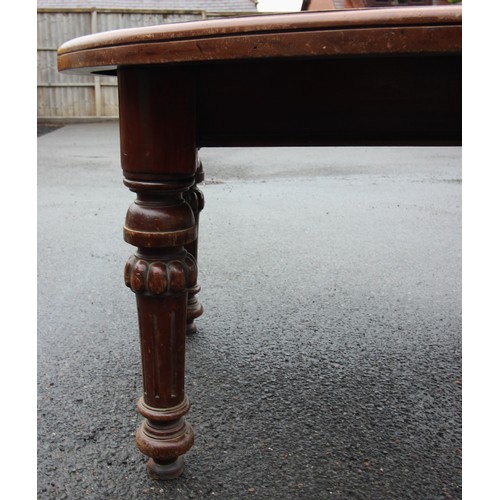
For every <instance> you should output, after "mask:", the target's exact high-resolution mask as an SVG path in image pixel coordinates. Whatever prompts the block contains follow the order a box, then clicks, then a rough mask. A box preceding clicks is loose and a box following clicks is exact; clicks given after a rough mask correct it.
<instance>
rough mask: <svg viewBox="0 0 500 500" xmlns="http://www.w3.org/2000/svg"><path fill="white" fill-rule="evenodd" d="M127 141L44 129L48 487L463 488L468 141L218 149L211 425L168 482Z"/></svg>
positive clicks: (91, 491) (328, 492) (78, 491)
mask: <svg viewBox="0 0 500 500" xmlns="http://www.w3.org/2000/svg"><path fill="white" fill-rule="evenodd" d="M118 147H119V146H118V129H117V125H116V123H106V124H86V125H68V126H64V127H62V128H59V129H58V130H55V131H53V132H51V133H49V134H46V135H43V136H40V137H39V139H38V169H39V170H38V184H39V190H38V228H39V235H38V271H39V276H38V326H39V332H38V415H39V419H38V485H37V486H38V497H39V498H40V499H58V500H62V499H66V498H67V499H80V498H81V499H86V500H90V499H126V500H130V499H135V498H144V499H148V498H169V499H180V500H182V499H210V498H221V499H228V500H234V499H244V498H261V499H269V500H280V499H286V500H291V499H314V500H316V499H318V500H319V499H347V498H349V499H350V498H353V499H383V500H389V499H395V500H396V499H397V500H402V499H416V500H423V499H425V500H430V499H441V498H454V499H459V498H461V150H460V148H372V149H363V148H313V149H302V148H285V149H267V150H266V149H253V150H252V149H242V148H234V149H227V150H223V149H213V150H206V151H205V150H202V151H201V153H200V154H201V158H202V160H203V162H204V167H205V171H206V178H207V181H206V182H205V184H204V185H202V186H201V188H202V190H203V192H204V194H205V199H206V207H205V210H204V211H203V212H202V214H201V229H200V244H199V283H200V284H201V286H202V291H201V293H200V294H199V298H200V300H201V301H202V303H203V305H204V307H205V313H204V315H203V316H202V317H201V318H200V319H199V320H198V322H197V323H198V327H199V332H198V333H197V334H195V335H193V336H190V337H189V338H188V341H187V355H186V356H187V360H186V361H187V374H186V391H187V393H188V395H189V397H190V400H191V402H192V408H191V411H190V412H189V414H188V420H189V422H190V423H191V424H192V426H193V428H194V430H195V433H196V439H195V445H194V446H193V448H192V449H191V450H190V452H189V453H188V454H187V455H186V470H185V473H184V475H183V476H182V477H181V478H180V479H178V480H175V481H170V482H157V481H153V480H151V479H149V477H148V476H147V474H146V469H145V457H143V456H142V455H141V454H140V452H139V451H138V450H137V448H136V446H135V442H134V435H135V430H136V428H137V426H138V425H139V423H140V421H141V419H142V417H140V415H138V413H137V412H136V409H135V403H136V401H137V399H138V398H139V396H140V394H141V371H140V358H139V343H138V334H137V318H136V314H135V299H134V295H133V294H132V293H131V292H130V290H128V289H127V288H126V287H125V286H124V284H123V278H122V276H123V266H124V264H125V262H126V260H127V258H128V257H129V255H130V254H131V253H132V251H133V249H132V248H131V247H130V246H128V245H127V244H126V243H124V242H123V240H122V234H121V225H122V223H123V220H124V216H125V212H126V210H127V208H128V206H129V204H130V203H132V201H133V199H134V195H133V194H132V193H130V192H129V191H128V190H127V189H126V188H125V187H124V186H123V185H122V182H121V173H120V168H119V150H118Z"/></svg>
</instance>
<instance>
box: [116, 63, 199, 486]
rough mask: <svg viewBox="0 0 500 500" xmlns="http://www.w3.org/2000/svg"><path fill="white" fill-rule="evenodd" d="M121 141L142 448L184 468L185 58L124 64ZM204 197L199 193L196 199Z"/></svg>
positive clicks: (189, 438)
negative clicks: (132, 196) (131, 197)
mask: <svg viewBox="0 0 500 500" xmlns="http://www.w3.org/2000/svg"><path fill="white" fill-rule="evenodd" d="M118 89H119V98H120V148H121V163H122V169H123V175H124V182H125V185H126V186H127V187H128V188H129V189H130V190H132V191H133V192H135V193H136V195H137V199H136V201H135V202H134V203H133V204H132V205H131V206H130V208H129V210H128V212H127V217H126V220H125V227H124V239H125V241H126V242H128V243H130V244H131V245H134V246H136V247H137V251H136V252H135V254H134V255H132V257H130V259H129V260H128V262H127V264H126V266H125V283H126V285H127V286H128V287H129V288H130V289H131V290H132V291H133V292H134V293H135V294H136V299H137V312H138V317H139V334H140V348H141V359H142V375H143V394H142V397H141V398H140V399H139V402H138V405H137V408H138V411H139V412H140V413H141V414H142V415H143V416H144V417H145V420H144V422H143V423H142V425H141V426H140V427H139V429H138V430H137V434H136V442H137V446H138V448H139V450H140V451H141V452H142V453H144V454H145V455H147V456H148V457H149V459H148V464H147V469H148V472H149V474H150V475H151V476H152V477H153V478H155V479H171V478H174V477H177V476H179V475H180V474H181V473H182V471H183V468H184V459H183V455H184V454H185V453H186V452H187V451H188V450H189V449H190V448H191V446H192V445H193V441H194V433H193V429H192V428H191V426H190V425H189V424H188V423H187V422H186V421H185V419H184V415H185V414H186V413H187V412H188V410H189V401H188V398H187V396H186V394H185V391H184V373H185V366H184V365H185V341H186V327H187V324H188V322H191V323H192V317H193V313H190V314H189V315H188V293H190V294H192V295H194V293H195V290H196V289H197V288H196V287H197V264H196V258H195V257H194V256H193V255H191V254H190V253H189V251H188V250H186V248H189V247H190V246H191V247H192V246H193V244H194V242H196V240H197V231H198V228H197V214H198V211H199V210H198V206H197V207H195V208H196V210H195V212H193V208H192V207H191V204H190V203H188V202H187V201H186V198H188V199H189V195H188V193H190V192H195V191H194V190H195V188H194V184H195V174H196V152H197V150H196V146H195V127H194V123H195V121H194V103H195V99H194V90H195V87H194V79H193V75H192V74H191V73H190V72H189V70H186V69H184V68H163V67H161V68H144V67H130V68H122V69H120V70H119V71H118ZM198 205H199V202H198Z"/></svg>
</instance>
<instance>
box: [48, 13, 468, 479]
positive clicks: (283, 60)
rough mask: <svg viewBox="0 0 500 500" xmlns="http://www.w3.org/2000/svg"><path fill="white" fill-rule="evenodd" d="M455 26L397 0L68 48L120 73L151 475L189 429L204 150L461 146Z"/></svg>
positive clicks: (169, 460) (128, 230)
mask: <svg viewBox="0 0 500 500" xmlns="http://www.w3.org/2000/svg"><path fill="white" fill-rule="evenodd" d="M461 28H462V8H461V7H460V6H431V7H394V8H374V9H356V10H339V11H322V12H298V13H289V14H269V15H255V16H248V17H233V18H224V19H212V20H202V21H192V22H185V23H177V24H166V25H157V26H151V27H147V28H132V29H124V30H115V31H109V32H105V33H98V34H93V35H89V36H83V37H80V38H77V39H74V40H71V41H68V42H66V43H65V44H63V45H62V46H61V47H60V48H59V50H58V68H59V70H60V71H67V72H72V73H80V74H81V73H83V74H94V75H117V76H118V93H119V127H120V155H121V166H122V170H123V179H124V183H125V185H126V186H127V187H128V188H129V189H130V190H132V191H133V192H135V193H136V196H137V198H136V201H135V202H134V203H133V204H132V205H131V206H130V208H129V210H128V212H127V215H126V219H125V225H124V229H123V234H124V239H125V241H127V242H128V243H130V244H131V245H133V246H135V247H137V251H136V252H135V253H134V254H133V255H132V256H131V257H130V259H129V260H128V262H127V263H126V266H125V283H126V285H127V286H128V287H130V289H131V290H132V291H133V292H134V293H135V294H136V299H137V310H138V319H139V333H140V346H141V358H142V375H143V377H142V378H143V394H142V397H141V398H140V399H139V402H138V411H139V412H140V413H141V414H142V415H143V416H144V417H145V420H144V421H143V423H142V425H141V426H140V427H139V429H138V431H137V435H136V442H137V446H138V448H139V450H140V451H141V452H142V453H143V454H145V455H146V456H148V457H149V460H148V467H147V469H148V471H149V473H150V475H151V476H152V477H153V478H155V479H170V478H174V477H177V476H179V475H180V474H181V473H182V471H183V468H184V459H183V455H184V454H185V453H186V452H187V451H188V450H189V449H190V448H191V446H192V445H193V440H194V433H193V430H192V427H191V426H190V425H189V423H188V422H186V420H185V418H184V416H185V414H186V413H187V412H188V410H189V400H188V398H187V396H186V394H185V388H184V385H185V384H184V373H185V339H186V333H194V332H196V326H195V323H194V320H195V319H196V318H197V317H199V316H200V315H201V314H202V312H203V308H202V306H201V304H200V302H199V300H198V297H197V294H198V292H199V290H200V287H199V285H198V282H197V259H198V255H197V253H198V248H197V247H198V243H197V234H198V224H199V213H200V210H201V209H202V208H203V203H204V201H203V195H202V194H201V192H200V190H199V189H198V187H197V185H198V184H199V183H200V182H201V181H202V180H203V176H204V173H203V167H202V165H201V162H200V161H199V160H198V150H199V149H200V148H204V147H231V146H245V147H252V146H419V145H425V146H450V145H460V144H461V100H462V97H461V92H462V90H461V71H462V69H461V68H462V67H461V50H462V49H461V47H462V40H461V32H462V30H461ZM286 223H287V221H286V220H283V224H286ZM312 223H313V221H311V224H312ZM312 229H314V227H312Z"/></svg>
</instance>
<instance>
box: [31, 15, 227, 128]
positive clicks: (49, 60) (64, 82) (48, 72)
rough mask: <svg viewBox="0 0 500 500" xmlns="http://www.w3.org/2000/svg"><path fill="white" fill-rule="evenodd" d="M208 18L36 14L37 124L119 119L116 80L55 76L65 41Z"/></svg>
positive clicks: (57, 73) (60, 74)
mask: <svg viewBox="0 0 500 500" xmlns="http://www.w3.org/2000/svg"><path fill="white" fill-rule="evenodd" d="M209 15H210V14H209ZM223 15H224V14H221V16H223ZM232 15H234V13H232ZM205 17H207V14H206V13H205V12H203V11H141V10H126V9H123V10H120V9H106V10H104V9H64V10H63V9H38V32H37V35H38V44H37V45H38V46H37V65H38V68H37V80H38V81H37V87H38V119H39V121H52V120H55V121H60V120H62V121H63V120H68V121H70V120H89V119H92V120H95V119H106V118H117V116H118V91H117V82H116V78H114V77H97V76H96V77H94V76H82V75H71V74H67V73H59V72H58V71H57V48H58V47H59V46H60V45H62V44H63V43H64V42H66V41H68V40H71V39H72V38H76V37H79V36H83V35H88V34H91V33H97V32H100V31H108V30H114V29H122V28H132V27H141V26H152V25H156V24H166V23H173V22H183V21H192V20H196V19H202V18H205Z"/></svg>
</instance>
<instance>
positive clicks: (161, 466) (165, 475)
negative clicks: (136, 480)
mask: <svg viewBox="0 0 500 500" xmlns="http://www.w3.org/2000/svg"><path fill="white" fill-rule="evenodd" d="M147 467H148V473H149V475H150V476H151V478H152V479H157V480H159V481H166V480H169V479H175V478H177V477H179V476H180V475H182V473H183V472H184V458H183V457H179V458H177V459H175V460H170V461H169V460H167V461H165V462H157V461H155V460H153V459H152V458H150V459H149V460H148V466H147Z"/></svg>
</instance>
